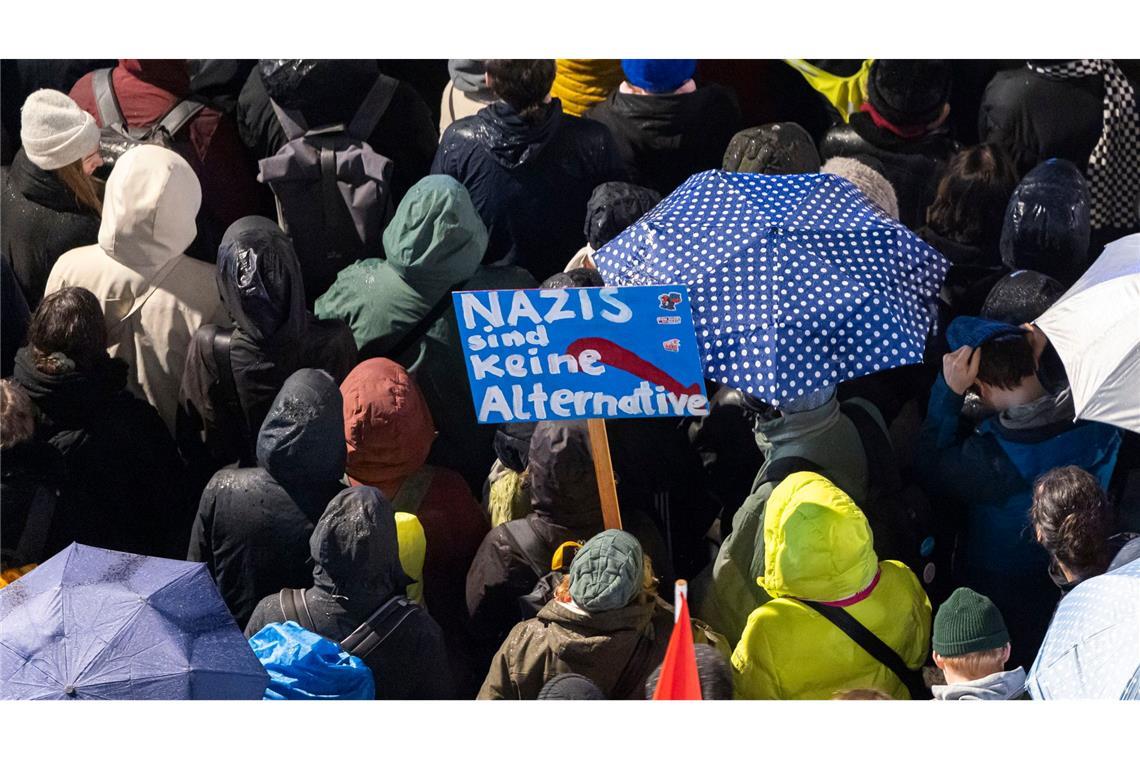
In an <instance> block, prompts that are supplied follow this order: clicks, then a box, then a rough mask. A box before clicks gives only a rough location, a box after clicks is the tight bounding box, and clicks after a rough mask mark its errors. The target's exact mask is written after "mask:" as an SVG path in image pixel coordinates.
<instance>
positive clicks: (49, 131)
mask: <svg viewBox="0 0 1140 760" xmlns="http://www.w3.org/2000/svg"><path fill="white" fill-rule="evenodd" d="M20 141H21V142H23V144H24V153H26V154H27V156H28V159H29V160H30V161H31V162H32V163H33V164H35V165H36V166H38V167H39V168H41V169H43V170H45V171H51V170H52V169H61V168H63V167H65V166H67V165H68V164H73V163H75V162H76V161H80V160H82V159H84V158H86V157H87V156H88V155H90V154H91V153H93V152H94V151H95V150H96V149H97V148H98V147H99V127H98V126H96V125H95V118H94V117H93V116H91V114H89V113H87V112H86V111H84V110H83V109H82V108H80V107H79V106H78V105H76V103H75V101H74V100H72V99H71V98H69V97H67V96H66V95H64V94H63V93H62V92H60V91H59V90H36V91H35V92H33V93H32V94H31V95H29V96H28V99H27V100H25V101H24V107H23V108H22V109H20Z"/></svg>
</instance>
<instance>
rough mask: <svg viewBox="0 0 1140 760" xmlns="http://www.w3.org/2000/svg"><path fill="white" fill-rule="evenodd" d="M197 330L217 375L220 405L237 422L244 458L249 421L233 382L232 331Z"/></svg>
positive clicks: (212, 327)
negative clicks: (224, 407)
mask: <svg viewBox="0 0 1140 760" xmlns="http://www.w3.org/2000/svg"><path fill="white" fill-rule="evenodd" d="M199 330H200V331H201V334H202V341H203V342H204V343H205V345H206V347H207V348H208V349H209V351H210V355H211V356H212V357H213V359H214V367H215V368H216V369H217V374H218V387H219V388H220V389H221V391H222V403H223V404H224V405H225V406H226V407H228V408H227V409H226V410H225V411H226V412H228V413H230V414H232V415H234V417H235V418H236V420H237V425H238V432H239V433H240V435H241V439H242V451H243V454H242V457H243V458H244V457H245V454H244V451H245V449H246V448H248V447H249V421H248V420H247V419H246V416H245V409H243V408H242V405H241V397H240V396H238V390H237V381H235V380H234V368H233V364H232V362H231V359H230V351H231V350H232V348H233V336H234V331H233V330H223V329H222V328H221V327H219V326H218V325H214V324H207V325H202V327H200V328H199Z"/></svg>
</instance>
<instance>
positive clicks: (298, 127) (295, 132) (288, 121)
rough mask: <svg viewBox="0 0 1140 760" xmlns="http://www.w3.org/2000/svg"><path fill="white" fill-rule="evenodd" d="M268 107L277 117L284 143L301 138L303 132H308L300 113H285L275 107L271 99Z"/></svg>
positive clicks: (282, 109) (279, 107) (275, 104)
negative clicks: (270, 107) (283, 135)
mask: <svg viewBox="0 0 1140 760" xmlns="http://www.w3.org/2000/svg"><path fill="white" fill-rule="evenodd" d="M269 105H271V106H273V113H274V115H275V116H277V123H278V124H280V125H281V131H282V132H284V133H285V140H286V141H289V140H296V139H297V138H298V137H303V136H304V134H305V132H307V131H309V128H308V126H307V125H306V124H305V119H304V118H303V117H302V116H301V113H300V111H286V110H285V109H284V108H282V107H281V106H279V105H277V102H276V101H275V100H273V98H270V99H269Z"/></svg>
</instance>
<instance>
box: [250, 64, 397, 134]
mask: <svg viewBox="0 0 1140 760" xmlns="http://www.w3.org/2000/svg"><path fill="white" fill-rule="evenodd" d="M257 74H258V77H259V78H260V79H261V83H262V85H263V86H264V87H265V92H266V94H267V95H268V96H269V97H270V98H271V99H272V100H273V102H274V103H276V104H277V105H279V106H281V107H282V108H284V109H285V110H287V111H293V110H296V111H299V112H300V113H301V116H302V118H304V120H305V122H306V124H307V126H308V127H309V128H310V129H311V128H314V127H323V126H326V125H328V124H338V123H344V124H347V123H348V122H349V121H351V119H352V117H353V116H354V115H355V114H356V111H357V109H358V108H360V104H361V102H362V101H363V99H364V96H365V94H366V93H367V92H368V91H369V90H370V89H372V85H373V84H375V82H376V76H377V74H379V69H378V67H377V65H376V61H375V60H358V59H348V58H334V59H330V58H290V59H263V60H260V61H258V62H257Z"/></svg>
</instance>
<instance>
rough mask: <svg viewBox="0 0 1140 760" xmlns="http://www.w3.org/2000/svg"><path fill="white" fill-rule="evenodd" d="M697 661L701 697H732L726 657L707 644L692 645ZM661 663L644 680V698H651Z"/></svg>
mask: <svg viewBox="0 0 1140 760" xmlns="http://www.w3.org/2000/svg"><path fill="white" fill-rule="evenodd" d="M693 655H694V656H695V658H696V661H697V680H698V681H699V682H700V685H701V699H703V700H709V699H732V697H733V685H732V666H731V665H729V663H728V659H727V658H726V657H725V656H724V655H723V654H721V653H720V652H718V651H717V650H716V648H715V647H712V646H709V645H708V644H695V645H693ZM661 667H662V666H661V665H658V666H657V667H656V668H654V670H653V672H652V673H650V674H649V678H648V679H647V680H646V681H645V698H646V699H653V693H654V692H655V691H657V683H658V682H659V681H660V680H661Z"/></svg>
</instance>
